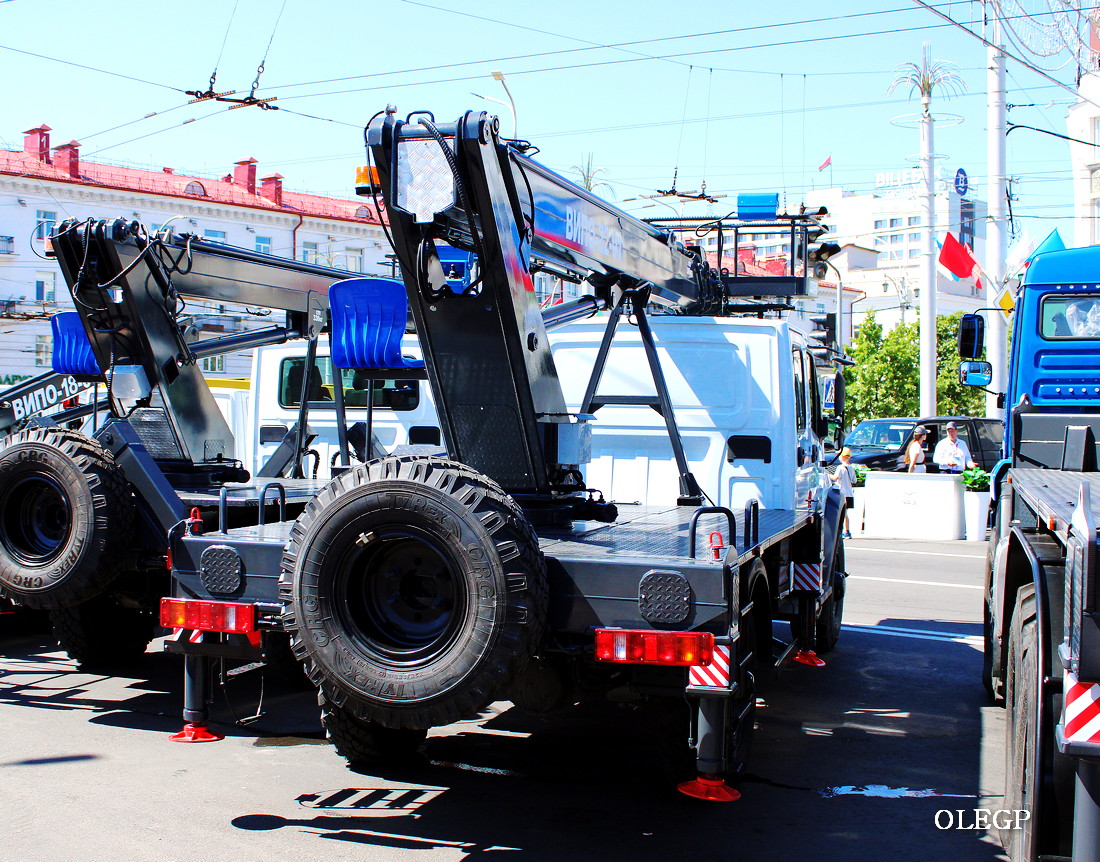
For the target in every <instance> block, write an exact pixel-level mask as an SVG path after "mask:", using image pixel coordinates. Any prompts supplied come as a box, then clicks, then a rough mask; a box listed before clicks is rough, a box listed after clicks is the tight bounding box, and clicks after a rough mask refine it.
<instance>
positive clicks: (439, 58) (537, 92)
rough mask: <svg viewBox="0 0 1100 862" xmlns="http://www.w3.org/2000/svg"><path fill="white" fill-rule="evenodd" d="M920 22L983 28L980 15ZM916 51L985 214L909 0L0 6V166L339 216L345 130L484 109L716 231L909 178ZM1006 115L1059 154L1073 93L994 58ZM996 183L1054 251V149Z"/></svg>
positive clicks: (1067, 201) (20, 1)
mask: <svg viewBox="0 0 1100 862" xmlns="http://www.w3.org/2000/svg"><path fill="white" fill-rule="evenodd" d="M930 2H931V0H930ZM935 7H936V8H937V9H939V10H940V11H941V12H942V13H944V14H945V15H947V16H949V17H950V18H952V19H954V20H956V21H959V22H963V23H965V24H966V26H967V27H969V28H970V29H971V30H973V31H975V32H978V33H981V32H982V29H983V28H982V23H981V22H982V11H983V6H982V4H981V3H977V2H936V3H935ZM1010 7H1011V8H1010ZM1004 8H1005V10H1006V14H1009V15H1011V16H1013V17H1012V20H1013V22H1014V26H1013V29H1014V30H1015V31H1017V32H1018V33H1019V34H1020V36H1019V37H1018V38H1019V39H1020V40H1021V41H1019V43H1018V44H1016V45H1011V46H1010V51H1011V52H1012V53H1015V54H1017V55H1018V56H1020V57H1021V58H1026V59H1028V60H1029V61H1031V62H1034V63H1037V64H1041V65H1042V66H1043V67H1044V68H1045V69H1048V70H1051V71H1049V72H1048V74H1049V75H1050V77H1052V78H1054V79H1055V80H1056V81H1058V82H1061V83H1062V84H1064V85H1067V86H1070V87H1072V84H1073V82H1074V79H1075V71H1076V67H1075V65H1074V63H1073V62H1072V60H1071V59H1070V58H1069V56H1068V54H1066V53H1065V52H1063V53H1062V54H1060V55H1057V56H1054V57H1045V58H1040V57H1037V56H1035V55H1034V54H1032V53H1029V52H1028V44H1032V43H1031V42H1030V41H1029V43H1025V42H1024V41H1022V39H1023V38H1024V37H1026V36H1028V34H1032V35H1033V31H1034V28H1029V27H1028V24H1029V21H1028V20H1025V19H1022V18H1021V17H1020V16H1021V13H1022V12H1028V11H1035V10H1045V9H1046V4H1045V3H1043V2H1030V3H1025V2H1012V3H1011V4H1010V3H1007V2H1006V3H1005V7H1004ZM1039 20H1041V21H1044V22H1045V21H1049V20H1050V19H1049V17H1046V18H1041V19H1039ZM1015 38H1017V37H1014V39H1015ZM924 43H930V44H931V54H932V57H933V59H935V60H941V61H945V62H948V63H952V64H954V65H955V66H956V67H957V69H956V71H957V73H958V74H959V76H960V77H961V78H962V79H963V81H964V82H965V85H966V89H965V92H962V93H960V94H958V95H956V96H953V97H951V96H949V94H947V93H946V92H945V93H944V94H943V96H942V97H941V96H939V95H937V96H935V97H934V101H933V105H932V110H933V114H934V115H935V116H936V117H937V126H936V152H937V154H938V156H940V161H939V163H940V164H941V165H943V166H944V168H945V169H946V170H947V171H948V173H949V175H954V173H955V171H956V170H957V169H958V168H963V169H965V170H966V172H967V173H968V174H969V175H970V178H971V182H972V185H973V186H975V187H976V194H977V195H978V196H979V197H981V198H982V199H984V198H985V195H984V193H983V190H984V186H985V182H984V174H985V170H986V167H985V165H986V150H987V143H986V71H985V70H986V65H987V60H986V52H987V49H986V46H985V45H984V44H982V42H980V41H979V40H978V39H976V38H974V37H973V36H972V35H969V34H968V33H966V32H963V31H962V30H961V29H959V28H957V27H955V26H953V25H952V24H950V23H948V22H946V21H944V20H943V19H942V18H941V17H939V16H937V15H936V14H935V13H934V12H933V11H930V10H929V9H927V8H923V7H922V6H921V5H919V4H918V3H917V2H914V0H873V2H871V0H868V2H864V0H847V2H843V0H842V2H836V3H832V4H828V6H825V5H824V4H821V3H816V2H815V3H811V2H802V0H791V2H788V3H785V4H782V5H780V4H776V5H775V6H772V5H771V4H770V3H759V2H758V3H748V2H745V0H738V2H730V0H696V2H693V3H690V4H685V6H683V7H680V6H678V4H674V3H668V2H667V0H663V2H656V0H600V2H592V0H551V2H546V3H540V4H516V3H503V2H488V0H463V2H448V0H358V2H357V0H189V2H188V3H186V4H179V3H165V4H159V3H158V4H138V5H134V4H131V5H125V4H124V5H121V6H120V5H117V4H114V5H111V4H104V3H89V2H87V0H0V80H4V81H5V82H8V83H7V86H6V87H5V94H4V98H3V102H2V105H3V107H2V109H0V147H3V148H7V149H21V148H22V139H23V132H24V131H25V130H27V129H30V128H33V127H35V126H38V125H40V124H43V123H45V124H46V125H48V126H50V127H51V128H52V130H53V131H52V144H53V145H54V146H56V145H58V144H61V143H64V142H67V141H70V140H76V141H79V142H80V143H81V144H82V147H81V157H82V158H86V159H89V160H93V161H101V162H110V163H117V164H123V165H129V166H136V167H149V168H152V169H159V168H161V167H165V166H170V167H173V168H175V169H176V171H177V172H179V173H194V174H197V175H200V176H222V175H224V174H226V173H229V172H230V171H231V170H232V165H233V163H234V162H236V161H240V160H241V159H245V158H249V157H253V158H256V159H257V160H258V161H259V172H260V174H259V175H260V176H267V175H268V174H270V173H274V172H278V173H280V174H282V175H283V176H284V184H285V185H286V187H287V188H291V189H294V190H296V191H302V192H311V193H315V194H325V195H333V196H340V197H352V193H351V189H352V185H353V182H354V176H355V167H356V165H358V164H360V163H363V161H364V153H363V132H362V129H363V126H364V124H366V122H367V121H368V120H369V119H370V117H371V116H372V115H373V114H375V113H376V112H377V111H379V110H382V109H383V108H385V107H386V105H387V104H393V105H395V106H396V107H397V110H398V113H399V114H401V115H402V116H403V115H405V114H408V113H410V112H413V111H420V110H427V111H431V112H432V113H433V114H434V115H435V116H436V118H437V119H438V120H440V121H453V120H455V119H457V118H458V117H459V116H460V115H461V114H462V113H463V112H464V111H466V110H471V109H474V110H487V111H489V112H490V113H496V114H499V115H500V117H501V124H502V128H503V130H504V132H505V133H506V134H509V135H511V134H512V132H513V131H514V132H515V134H516V135H517V136H518V137H520V138H524V139H526V140H529V141H531V142H532V143H533V144H535V145H536V146H537V147H538V148H539V154H538V155H536V156H535V158H536V160H538V161H540V162H542V163H543V164H545V165H547V166H549V167H551V168H553V169H554V170H557V171H559V172H561V173H564V174H566V175H567V176H570V177H571V178H574V179H575V178H576V176H577V175H576V171H575V168H577V167H578V166H580V165H582V164H584V163H585V162H587V161H589V160H591V164H592V165H593V166H594V167H595V168H597V169H598V170H599V175H598V178H599V180H601V181H603V182H606V183H607V185H606V186H603V187H601V188H600V189H598V193H599V194H601V196H603V197H606V198H607V199H609V200H611V201H614V202H616V203H617V204H618V205H619V206H621V207H622V208H623V209H625V210H627V211H628V212H632V213H634V214H635V215H638V216H640V217H648V216H657V215H661V214H664V215H668V214H670V212H669V210H670V209H672V210H674V211H681V202H680V201H679V200H677V199H675V198H671V197H657V198H654V197H652V196H653V195H655V194H656V193H657V192H658V191H660V190H667V189H669V188H671V187H673V182H674V177H675V188H676V189H677V190H680V191H685V192H698V191H700V190H701V189H702V188H704V184H705V190H706V192H707V193H708V194H709V195H712V196H714V197H716V198H718V200H717V202H716V203H713V204H709V205H707V204H701V203H699V204H696V203H688V204H686V205H685V206H684V207H683V209H682V211H683V212H684V213H685V214H688V215H704V214H714V215H723V214H724V213H725V212H728V211H730V210H732V209H734V207H735V199H736V195H737V194H738V193H741V192H779V193H780V196H781V197H780V201H781V206H783V207H785V208H786V209H787V210H788V211H794V210H795V209H796V208H797V206H798V204H799V203H801V202H802V200H804V196H805V194H806V192H807V191H808V190H811V189H814V188H824V187H830V186H843V187H845V188H847V189H850V190H852V191H856V192H870V191H873V190H874V187H875V180H876V174H881V173H883V172H887V171H900V170H905V169H907V168H910V167H914V166H915V165H916V162H915V156H916V154H917V153H918V151H919V148H920V145H919V138H918V132H917V129H916V128H915V127H914V125H913V124H912V123H911V122H909V121H911V120H913V119H915V116H916V114H917V112H918V110H919V100H918V99H916V98H911V97H910V93H909V91H908V89H907V88H906V87H899V88H897V89H895V90H894V91H893V93H888V91H889V89H890V85H891V83H892V82H893V81H894V80H895V78H896V77H897V76H898V74H899V66H900V65H901V64H905V63H919V62H920V60H921V56H922V51H923V46H924ZM1067 61H1069V62H1068V65H1067ZM261 64H262V65H263V70H262V73H260V74H259V76H258V85H257V86H256V87H255V89H253V82H254V81H256V80H257V68H258V67H259V66H260V65H261ZM1058 67H1061V68H1058ZM494 71H499V72H502V73H503V75H504V83H503V84H502V83H501V82H500V81H497V80H495V79H494V77H493V75H492V73H493V72H494ZM215 72H216V81H215V84H214V89H215V91H217V92H223V91H227V90H236V91H237V93H236V95H235V96H233V98H241V97H243V96H247V95H249V94H250V93H254V94H255V96H256V97H257V98H265V99H266V98H274V99H275V101H272V102H269V103H268V104H269V105H272V106H274V107H277V108H278V110H261V109H259V108H258V107H256V106H249V107H244V108H239V109H235V110H229V109H228V105H227V104H224V103H218V102H213V101H204V102H200V103H197V104H188V102H189V100H190V99H191V98H192V97H191V96H188V95H186V92H185V91H187V90H194V91H200V92H201V91H206V90H208V88H209V85H210V78H211V75H212V74H213V73H215ZM1007 101H1008V103H1009V104H1010V105H1013V106H1017V107H1013V108H1012V109H1011V110H1010V112H1009V114H1008V118H1009V121H1010V122H1013V123H1017V124H1020V125H1026V126H1034V127H1036V128H1040V129H1045V130H1049V131H1053V132H1056V133H1058V134H1065V132H1066V128H1065V116H1066V107H1067V105H1068V104H1070V103H1071V102H1072V101H1073V96H1072V94H1071V93H1070V92H1068V91H1067V90H1066V89H1062V88H1059V87H1058V86H1057V85H1056V84H1055V83H1053V82H1051V81H1050V80H1048V79H1047V78H1045V77H1043V76H1041V75H1039V74H1037V73H1036V72H1034V71H1032V70H1029V69H1028V68H1026V67H1025V66H1024V65H1023V64H1021V63H1017V62H1014V61H1013V60H1011V59H1010V60H1009V61H1008V98H1007ZM513 105H514V109H513ZM829 157H831V158H832V164H831V166H830V167H827V168H825V169H824V170H819V169H818V168H819V166H820V165H821V164H822V163H823V162H824V161H825V160H826V159H827V158H829ZM1007 164H1008V172H1009V175H1010V176H1011V177H1014V178H1016V179H1017V180H1018V181H1017V182H1016V183H1014V185H1013V192H1014V194H1015V197H1016V199H1015V200H1014V201H1013V206H1012V209H1013V215H1014V217H1015V218H1016V223H1017V227H1019V228H1026V229H1027V230H1028V231H1029V232H1030V233H1031V234H1032V235H1035V236H1043V235H1045V233H1046V232H1047V231H1048V230H1049V229H1050V228H1051V227H1055V226H1058V227H1061V228H1062V231H1061V232H1062V234H1063V236H1065V237H1066V238H1067V239H1069V237H1071V236H1072V230H1071V229H1070V219H1071V217H1072V209H1071V208H1072V198H1071V190H1070V185H1069V178H1070V163H1069V145H1068V144H1067V143H1066V141H1064V140H1061V139H1058V138H1055V137H1052V136H1049V135H1045V134H1040V133H1037V132H1034V131H1030V130H1025V129H1020V130H1017V131H1015V132H1013V133H1011V134H1010V135H1009V136H1008V162H1007ZM4 203H6V202H5V201H0V205H3V204H4ZM67 215H72V216H78V217H79V216H80V215H81V213H67Z"/></svg>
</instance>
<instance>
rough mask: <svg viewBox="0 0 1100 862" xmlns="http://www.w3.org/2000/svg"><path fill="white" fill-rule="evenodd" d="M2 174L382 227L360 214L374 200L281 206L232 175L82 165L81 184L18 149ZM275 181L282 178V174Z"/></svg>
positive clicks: (3, 158)
mask: <svg viewBox="0 0 1100 862" xmlns="http://www.w3.org/2000/svg"><path fill="white" fill-rule="evenodd" d="M0 174H7V175H13V176H24V177H35V178H36V179H43V180H51V181H54V182H59V183H72V184H74V185H89V186H103V187H104V188H113V189H123V190H126V191H134V192H145V193H148V194H156V195H164V196H166V197H175V198H183V199H189V200H204V201H214V202H217V203H220V204H228V205H231V206H240V207H248V208H250V209H258V210H270V211H275V212H289V213H294V214H302V215H312V216H320V217H322V218H326V217H327V218H334V219H341V220H344V221H358V222H364V223H369V224H377V223H378V219H377V218H376V217H374V216H373V215H372V216H370V217H369V218H363V217H361V216H359V215H356V213H357V211H358V210H359V209H360V207H364V206H366V207H368V210H369V211H370V212H372V213H373V212H374V205H373V201H367V200H364V201H354V200H341V199H340V198H328V197H322V196H321V195H308V194H303V193H301V192H294V191H290V190H289V189H285V188H284V189H283V202H282V205H281V206H280V205H278V204H276V203H275V202H274V201H272V200H269V199H268V198H266V197H263V196H262V195H261V194H260V187H259V185H257V189H256V193H250V192H249V191H248V190H247V189H246V188H243V187H241V186H238V185H235V184H234V183H232V182H230V181H227V180H228V179H231V176H230V177H226V178H222V179H210V178H209V177H195V176H188V175H186V174H177V173H175V172H174V171H171V170H170V169H168V168H165V169H164V170H163V171H151V170H142V169H139V168H124V167H119V166H117V165H101V164H96V163H94V162H86V161H83V160H81V162H80V178H79V179H76V178H74V177H71V176H70V175H69V173H68V172H67V171H63V170H61V169H60V168H59V167H58V166H57V165H52V164H47V163H45V162H42V161H39V160H38V159H37V158H36V157H35V156H34V155H32V154H30V153H26V152H20V151H16V150H0ZM273 176H275V177H278V175H277V174H275V175H273ZM192 183H198V184H199V185H200V186H201V187H202V190H203V192H205V193H203V194H196V193H195V192H197V191H198V190H197V189H195V190H194V191H188V187H189V186H191V184H192Z"/></svg>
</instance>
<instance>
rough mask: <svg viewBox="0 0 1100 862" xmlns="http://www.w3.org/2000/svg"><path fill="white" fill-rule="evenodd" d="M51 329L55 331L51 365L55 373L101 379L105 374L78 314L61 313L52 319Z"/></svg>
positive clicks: (73, 312) (72, 312)
mask: <svg viewBox="0 0 1100 862" xmlns="http://www.w3.org/2000/svg"><path fill="white" fill-rule="evenodd" d="M50 329H51V330H52V331H53V353H52V356H51V357H50V363H51V365H53V370H54V371H55V372H57V373H58V374H72V375H74V376H77V377H99V376H100V375H101V374H102V373H103V372H102V371H101V370H100V367H99V363H98V362H96V358H95V354H93V353H92V345H91V342H89V341H88V333H86V332H85V331H84V324H82V323H81V322H80V315H79V314H78V313H77V312H75V311H59V312H58V313H57V314H55V315H54V316H53V317H51V318H50Z"/></svg>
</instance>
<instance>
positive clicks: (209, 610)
mask: <svg viewBox="0 0 1100 862" xmlns="http://www.w3.org/2000/svg"><path fill="white" fill-rule="evenodd" d="M160 624H161V625H162V626H164V627H165V628H169V629H192V630H195V631H203V632H229V633H232V634H244V633H247V632H254V631H256V608H255V606H254V605H249V604H245V603H243V602H207V601H203V600H201V599H161V600H160Z"/></svg>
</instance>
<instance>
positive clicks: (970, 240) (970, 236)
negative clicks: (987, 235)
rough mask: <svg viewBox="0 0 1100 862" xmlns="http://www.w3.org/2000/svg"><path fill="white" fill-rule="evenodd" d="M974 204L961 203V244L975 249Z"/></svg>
mask: <svg viewBox="0 0 1100 862" xmlns="http://www.w3.org/2000/svg"><path fill="white" fill-rule="evenodd" d="M974 221H975V219H974V202H973V201H961V202H960V203H959V242H961V243H962V244H963V245H968V246H970V247H971V248H973V247H974Z"/></svg>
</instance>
